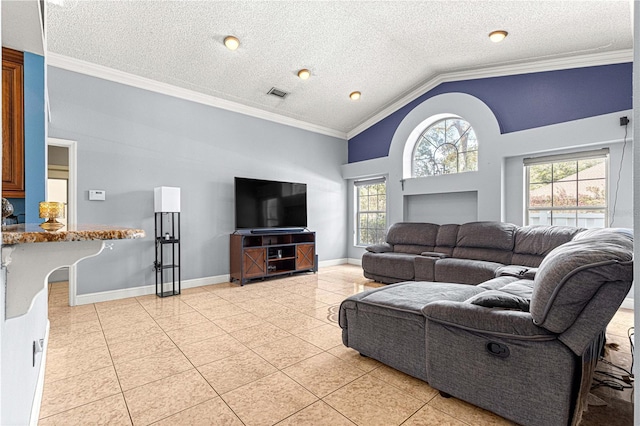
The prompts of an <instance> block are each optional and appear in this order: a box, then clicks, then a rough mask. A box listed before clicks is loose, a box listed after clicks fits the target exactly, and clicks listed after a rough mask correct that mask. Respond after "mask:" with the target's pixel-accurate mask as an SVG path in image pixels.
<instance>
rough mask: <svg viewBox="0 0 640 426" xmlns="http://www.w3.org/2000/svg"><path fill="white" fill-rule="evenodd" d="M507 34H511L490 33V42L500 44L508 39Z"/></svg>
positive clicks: (504, 32) (503, 32)
mask: <svg viewBox="0 0 640 426" xmlns="http://www.w3.org/2000/svg"><path fill="white" fill-rule="evenodd" d="M507 34H509V33H508V32H506V31H502V30H500V31H493V32H491V33H489V40H491V41H492V42H494V43H500V42H501V41H502V40H504V39H505V37H507Z"/></svg>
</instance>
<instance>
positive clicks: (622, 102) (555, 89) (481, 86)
mask: <svg viewBox="0 0 640 426" xmlns="http://www.w3.org/2000/svg"><path fill="white" fill-rule="evenodd" d="M632 68H633V64H632V63H624V64H614V65H602V66H596V67H586V68H574V69H568V70H560V71H547V72H539V73H530V74H519V75H511V76H505V77H493V78H480V79H476V80H464V81H453V82H447V83H442V84H440V85H438V86H437V87H435V88H433V89H432V90H430V91H428V92H427V93H425V94H423V95H422V96H420V97H419V98H417V99H415V100H414V101H412V102H410V103H409V104H407V105H405V106H404V107H402V108H400V109H399V110H398V111H396V112H394V113H393V114H391V115H389V116H388V117H386V118H384V119H382V120H381V121H379V122H378V123H376V124H374V125H373V126H371V127H369V128H368V129H366V130H365V131H363V132H361V133H359V134H358V135H356V136H354V137H353V138H351V139H349V163H355V162H358V161H364V160H370V159H373V158H379V157H386V156H388V155H389V147H390V145H391V140H392V138H393V135H394V133H395V131H396V129H397V128H398V125H399V124H400V123H401V122H402V120H403V119H404V118H405V117H406V115H407V114H408V113H409V112H411V110H413V109H414V108H415V107H416V106H418V105H420V104H421V103H422V102H424V101H426V100H427V99H429V98H432V97H433V96H436V95H440V94H443V93H452V92H461V93H466V94H469V95H472V96H475V97H476V98H478V99H480V100H482V101H483V102H484V103H485V104H487V106H488V107H489V108H491V110H492V111H493V114H494V115H495V116H496V119H497V120H498V124H499V125H500V132H501V133H511V132H517V131H520V130H526V129H532V128H536V127H542V126H548V125H551V124H557V123H563V122H567V121H573V120H578V119H581V118H587V117H594V116H597V115H603V114H609V113H612V112H616V111H624V110H628V109H631V108H632ZM442 112H447V111H442ZM426 118H428V117H425V119H426Z"/></svg>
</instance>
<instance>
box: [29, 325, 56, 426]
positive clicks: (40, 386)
mask: <svg viewBox="0 0 640 426" xmlns="http://www.w3.org/2000/svg"><path fill="white" fill-rule="evenodd" d="M50 326H51V323H50V322H49V320H47V329H46V331H45V333H44V344H43V347H42V358H41V360H40V371H39V372H38V381H37V382H36V393H35V395H34V397H33V405H32V406H31V417H30V418H29V426H36V425H37V424H38V419H39V418H40V406H41V405H42V394H43V392H44V373H45V368H46V366H47V348H48V347H49V328H50Z"/></svg>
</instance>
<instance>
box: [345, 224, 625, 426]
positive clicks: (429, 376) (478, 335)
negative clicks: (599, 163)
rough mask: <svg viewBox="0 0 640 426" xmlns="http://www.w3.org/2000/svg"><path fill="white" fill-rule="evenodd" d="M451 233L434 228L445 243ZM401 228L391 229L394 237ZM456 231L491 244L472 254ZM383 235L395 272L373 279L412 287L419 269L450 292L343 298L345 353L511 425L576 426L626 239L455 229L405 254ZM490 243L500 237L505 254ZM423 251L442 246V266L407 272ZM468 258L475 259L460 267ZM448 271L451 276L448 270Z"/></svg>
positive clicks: (615, 299) (610, 311) (425, 289)
mask: <svg viewBox="0 0 640 426" xmlns="http://www.w3.org/2000/svg"><path fill="white" fill-rule="evenodd" d="M456 226H457V225H445V226H444V227H445V228H444V229H446V230H447V231H446V232H447V233H449V231H450V230H451V229H453V228H454V227H456ZM410 227H411V225H404V224H400V228H401V229H403V230H404V229H408V228H410ZM429 228H430V229H435V230H436V231H429V232H427V233H426V234H427V235H433V234H434V232H435V235H436V236H435V239H432V240H430V241H435V242H436V243H441V242H442V241H438V237H437V236H438V234H439V232H440V230H441V229H443V226H440V227H438V226H437V225H434V226H429ZM466 228H475V229H485V230H487V229H489V228H494V229H497V230H499V231H500V232H496V234H494V233H493V232H491V231H488V232H486V233H485V237H488V238H490V239H491V241H490V242H488V243H486V244H485V246H484V247H477V246H474V245H475V244H479V241H480V240H481V235H479V234H476V233H473V234H474V235H477V237H476V238H475V239H470V238H466V237H467V235H469V234H467V233H466V232H463V234H462V235H463V238H462V239H461V237H460V231H466ZM395 229H397V227H396V228H395ZM391 234H392V235H391V238H390V239H389V238H388V242H389V243H390V244H389V245H392V246H393V247H394V251H389V252H385V253H389V255H388V257H386V259H387V264H388V265H392V263H391V261H390V260H389V258H390V257H393V258H395V257H397V258H399V259H402V260H401V261H400V262H403V263H402V264H398V265H401V266H398V265H394V266H393V271H391V272H386V271H384V270H382V269H380V268H378V269H375V276H376V277H378V278H380V277H385V279H386V280H391V279H393V280H397V279H401V278H400V277H401V276H402V277H406V276H408V275H410V274H411V273H413V275H414V278H415V277H416V276H417V277H421V276H423V275H421V274H422V273H423V272H425V271H427V272H428V274H427V278H435V279H441V278H443V277H446V278H447V279H448V281H449V282H437V281H436V282H434V281H433V280H426V279H424V278H423V280H422V281H406V282H401V283H397V284H392V285H388V286H384V287H381V288H377V289H373V290H370V291H366V292H363V293H359V294H356V295H353V296H351V297H349V298H347V299H346V300H344V301H343V302H342V304H341V306H340V316H339V323H340V327H341V328H342V340H343V343H344V344H345V346H348V347H351V348H353V349H355V350H357V351H359V352H360V353H361V354H362V355H364V356H368V357H371V358H374V359H377V360H379V361H381V362H382V363H384V364H387V365H389V366H391V367H393V368H395V369H397V370H400V371H403V372H405V373H407V374H409V375H412V376H414V377H417V378H419V379H422V380H424V381H426V382H428V383H429V384H430V385H431V386H432V387H434V388H436V389H438V390H440V391H441V392H442V393H444V394H448V395H452V396H455V397H457V398H460V399H462V400H465V401H467V402H470V403H472V404H474V405H476V406H479V407H482V408H484V409H487V410H490V411H492V412H494V413H496V414H499V415H501V416H503V417H505V418H508V419H510V420H513V421H515V422H517V423H520V424H523V425H545V426H549V425H572V424H577V423H578V422H579V420H580V418H581V415H582V411H583V408H584V407H585V406H586V405H585V403H586V397H587V395H588V392H589V389H590V385H591V381H592V375H593V371H594V369H595V364H596V362H597V360H598V356H599V353H600V350H601V349H602V346H603V344H604V333H605V329H606V326H607V324H608V323H609V321H610V320H611V318H612V317H613V315H614V314H615V312H616V311H617V309H618V308H619V307H620V305H621V304H622V301H623V300H624V298H625V296H626V295H627V293H628V292H629V289H630V287H631V283H632V279H633V237H632V234H631V231H629V230H624V229H598V230H580V229H575V228H564V227H562V228H561V227H537V228H536V227H527V228H518V227H515V226H514V225H509V224H500V223H495V224H492V223H487V222H484V223H476V224H466V225H461V226H459V228H458V237H457V239H456V240H455V245H453V244H452V241H454V240H453V239H451V240H449V244H450V245H448V246H443V245H438V244H436V245H433V246H430V245H429V244H415V242H417V241H418V240H417V239H415V238H414V237H413V236H412V237H411V240H410V241H412V242H413V244H407V245H410V246H415V247H413V248H412V249H411V251H412V253H405V252H403V251H402V250H403V249H404V250H407V247H403V249H400V250H399V251H396V250H397V249H396V247H397V246H398V245H399V243H398V240H396V239H394V238H395V237H394V235H393V233H391ZM410 234H411V233H410V232H407V233H404V234H403V235H404V237H405V238H408V236H409V235H410ZM495 235H502V236H505V235H506V236H509V238H511V241H512V242H513V246H512V247H510V248H509V247H508V246H507V244H506V240H507V238H502V239H498V238H495V239H493V238H494V237H495ZM396 236H397V234H396ZM547 238H548V239H547ZM562 240H566V242H564V243H560V244H557V243H558V241H562ZM405 241H406V240H405ZM460 242H462V245H461V244H460ZM487 245H490V246H491V247H487ZM418 246H420V247H418ZM425 246H426V247H433V248H432V249H431V250H439V248H441V247H447V248H448V252H449V253H450V256H451V257H442V258H440V257H437V255H432V254H427V255H424V257H427V258H429V260H430V262H427V263H428V264H429V266H428V268H425V269H420V267H417V266H415V265H416V264H419V263H420V262H421V261H422V257H423V255H421V254H417V253H416V252H417V251H418V250H421V249H422V247H425ZM553 247H555V248H553ZM509 249H510V250H511V252H510V253H509V252H508V251H509ZM426 251H429V250H426ZM472 252H475V253H482V254H483V257H484V259H485V260H477V259H468V258H464V257H461V256H474V255H472V254H470V253H472ZM436 253H437V251H436ZM456 254H457V255H458V256H457V257H456ZM498 256H503V257H498ZM474 257H480V256H479V255H478V256H474ZM487 258H489V259H492V260H486V259H487ZM409 259H413V262H410V261H409ZM433 259H435V261H432V260H433ZM498 260H503V262H499V261H498ZM416 261H417V262H416ZM467 261H471V262H470V263H467V264H465V262H467ZM514 261H515V262H518V263H519V265H516V264H513V262H514ZM441 262H444V264H443V265H440V263H441ZM476 262H485V263H481V264H478V263H476ZM411 263H413V265H414V268H413V271H411V268H410V267H409V265H411ZM452 263H455V264H458V265H460V268H461V269H460V270H458V271H455V268H454V266H453V265H452ZM364 264H365V262H364V258H363V266H364ZM528 265H531V266H528ZM441 266H442V268H441ZM536 267H537V268H536ZM487 270H493V271H494V273H493V275H492V276H491V277H488V279H487V280H485V281H484V282H481V283H480V284H478V285H469V284H462V283H465V282H469V281H478V280H479V279H482V278H480V277H485V276H488V272H487ZM365 271H366V269H365ZM429 271H432V272H433V275H431V272H429ZM400 272H402V273H403V274H404V275H402V274H401V273H400ZM367 274H369V276H371V275H372V272H371V269H370V270H369V272H368V273H367V272H365V275H367ZM465 274H469V275H471V276H472V277H473V278H468V276H466V275H465ZM456 280H458V281H456ZM461 282H462V283H461Z"/></svg>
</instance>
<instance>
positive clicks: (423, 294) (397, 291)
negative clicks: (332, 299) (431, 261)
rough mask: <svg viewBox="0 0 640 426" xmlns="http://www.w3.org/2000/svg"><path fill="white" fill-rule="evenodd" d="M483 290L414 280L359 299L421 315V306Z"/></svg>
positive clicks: (462, 297)
mask: <svg viewBox="0 0 640 426" xmlns="http://www.w3.org/2000/svg"><path fill="white" fill-rule="evenodd" d="M483 291H485V290H484V289H481V288H478V287H476V286H469V285H464V284H452V283H432V282H421V281H415V282H408V283H399V284H395V285H392V286H388V287H385V288H384V289H380V291H375V290H374V291H371V292H370V293H369V294H367V295H366V296H364V297H362V298H360V301H361V302H365V303H367V304H371V305H376V306H379V307H382V308H386V309H390V310H397V311H403V312H411V313H416V314H419V315H422V308H424V307H425V306H426V305H427V304H429V303H431V302H435V301H441V300H451V301H458V302H462V301H464V300H467V299H468V298H469V297H471V296H473V295H476V294H478V293H481V292H483ZM350 299H351V298H350ZM347 300H349V299H347ZM343 303H344V302H343Z"/></svg>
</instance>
